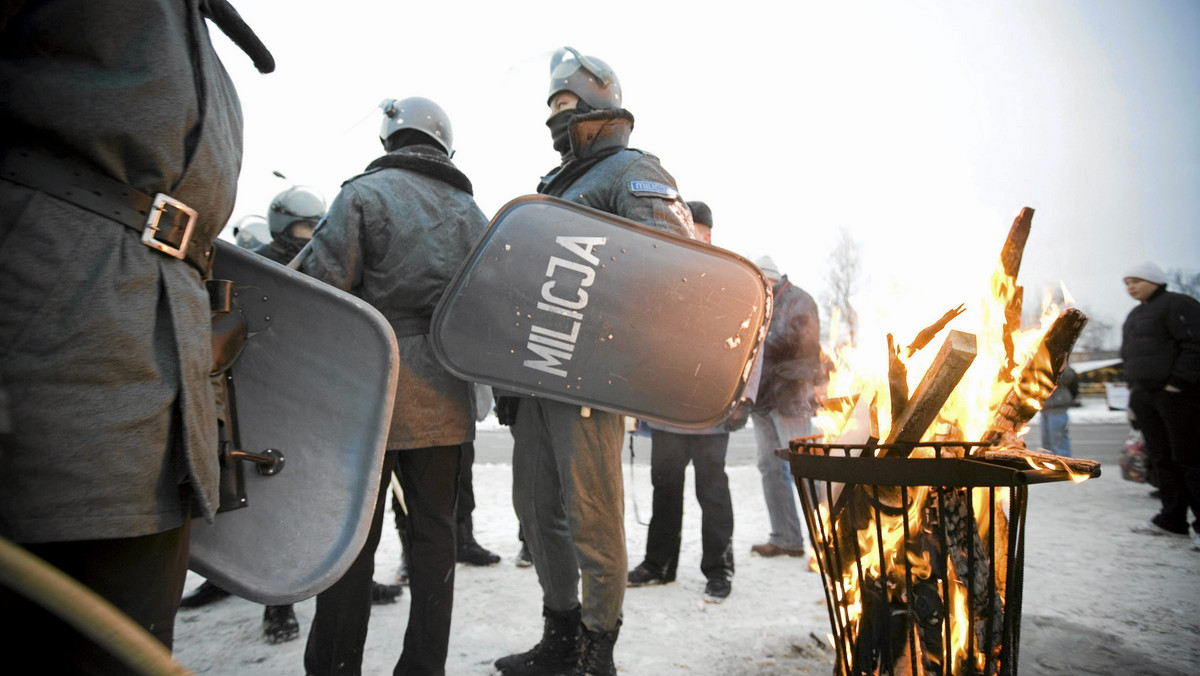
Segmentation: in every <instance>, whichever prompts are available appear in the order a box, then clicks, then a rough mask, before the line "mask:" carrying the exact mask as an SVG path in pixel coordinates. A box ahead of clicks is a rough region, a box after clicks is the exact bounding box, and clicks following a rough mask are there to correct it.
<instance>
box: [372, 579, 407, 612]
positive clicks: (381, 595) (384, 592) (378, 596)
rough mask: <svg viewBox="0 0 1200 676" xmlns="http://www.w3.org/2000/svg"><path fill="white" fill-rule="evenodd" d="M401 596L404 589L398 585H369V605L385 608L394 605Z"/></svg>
mask: <svg viewBox="0 0 1200 676" xmlns="http://www.w3.org/2000/svg"><path fill="white" fill-rule="evenodd" d="M401 596H404V587H401V586H400V585H398V584H379V583H378V582H372V583H371V605H375V606H385V605H387V604H389V603H395V602H396V599H398V598H400V597H401Z"/></svg>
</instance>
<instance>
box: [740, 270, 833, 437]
mask: <svg viewBox="0 0 1200 676" xmlns="http://www.w3.org/2000/svg"><path fill="white" fill-rule="evenodd" d="M774 294H775V307H774V310H772V312H771V325H770V327H769V328H768V329H767V339H766V342H765V343H764V344H763V367H762V380H761V381H760V382H759V385H758V397H757V398H756V400H755V405H754V410H755V411H756V412H759V413H767V412H769V411H778V412H779V413H780V414H781V415H785V416H803V415H808V414H811V413H812V409H813V390H814V387H815V385H816V383H817V381H818V380H820V379H821V377H822V371H821V319H820V315H819V314H818V310H817V303H816V301H814V300H813V298H812V296H810V295H808V293H807V292H805V291H804V290H803V289H801V288H800V287H798V286H796V285H794V284H792V283H791V282H790V281H788V278H787V275H784V276H783V279H781V280H779V282H778V283H777V284H776V285H775V289H774Z"/></svg>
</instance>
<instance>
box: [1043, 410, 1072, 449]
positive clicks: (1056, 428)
mask: <svg viewBox="0 0 1200 676" xmlns="http://www.w3.org/2000/svg"><path fill="white" fill-rule="evenodd" d="M1042 448H1044V449H1046V450H1047V451H1050V452H1051V453H1053V454H1055V455H1061V456H1065V457H1068V458H1069V457H1071V435H1070V433H1069V432H1068V431H1067V413H1066V411H1063V412H1061V413H1060V412H1051V411H1042Z"/></svg>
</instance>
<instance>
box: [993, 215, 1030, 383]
mask: <svg viewBox="0 0 1200 676" xmlns="http://www.w3.org/2000/svg"><path fill="white" fill-rule="evenodd" d="M1032 226H1033V209H1031V208H1029V207H1023V208H1022V209H1021V212H1020V213H1019V214H1017V217H1016V218H1015V219H1013V224H1012V227H1011V228H1009V230H1008V237H1007V238H1006V239H1005V240H1004V247H1003V248H1001V249H1000V264H1001V265H1002V266H1003V268H1004V274H1005V275H1007V276H1008V277H1009V278H1010V279H1012V280H1013V284H1014V285H1015V284H1016V281H1017V273H1019V272H1020V271H1021V259H1022V257H1024V255H1025V242H1026V241H1027V240H1028V239H1029V231H1030V229H1031V228H1032ZM1024 295H1025V294H1024V290H1023V289H1022V288H1021V287H1019V286H1018V287H1016V288H1014V289H1013V295H1012V297H1011V298H1009V299H1008V303H1007V304H1006V305H1005V307H1004V334H1003V335H1002V336H1001V340H1002V341H1003V343H1004V353H1005V365H1004V367H1002V368H1001V371H1000V380H1001V381H1003V382H1012V376H1011V374H1012V371H1013V369H1014V368H1015V367H1016V366H1017V363H1016V359H1015V351H1016V347H1015V345H1014V344H1013V334H1014V333H1016V332H1017V331H1019V330H1020V328H1021V307H1022V304H1023V302H1024Z"/></svg>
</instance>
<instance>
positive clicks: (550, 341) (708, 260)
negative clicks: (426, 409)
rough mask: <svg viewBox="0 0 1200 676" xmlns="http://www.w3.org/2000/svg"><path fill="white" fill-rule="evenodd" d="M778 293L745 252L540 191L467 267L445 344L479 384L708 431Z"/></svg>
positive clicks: (446, 358) (493, 232)
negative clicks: (689, 237) (717, 245)
mask: <svg viewBox="0 0 1200 676" xmlns="http://www.w3.org/2000/svg"><path fill="white" fill-rule="evenodd" d="M771 301H772V295H771V287H770V284H769V282H768V281H767V279H766V278H765V277H764V276H763V274H762V272H761V271H760V270H759V269H758V268H757V267H756V266H755V265H754V264H753V263H751V262H749V261H747V260H746V259H744V258H742V257H741V256H738V255H736V254H734V253H731V252H729V251H725V250H723V249H719V248H717V247H713V246H711V245H708V244H704V243H702V242H698V241H695V240H690V239H687V238H683V237H679V236H676V235H673V234H668V233H664V232H659V231H656V230H651V229H649V228H646V227H644V226H641V225H638V224H636V223H634V222H632V221H628V220H626V219H623V218H620V217H618V216H613V215H612V214H607V213H604V212H601V211H597V210H595V209H591V208H588V207H585V206H581V205H578V204H575V203H573V202H567V201H565V200H561V199H557V198H554V197H547V196H540V195H539V196H526V197H521V198H518V199H516V200H513V201H512V202H510V203H508V204H507V205H505V206H504V207H503V208H502V209H501V210H500V212H499V213H498V214H497V215H496V217H495V218H493V219H492V222H491V224H490V225H489V227H488V229H487V231H486V232H485V233H484V235H483V237H482V238H481V239H480V241H479V242H478V243H477V244H476V246H475V248H474V250H473V251H472V252H471V255H470V256H469V257H468V259H467V261H466V262H465V263H464V264H463V266H462V267H461V268H460V269H459V271H458V274H457V275H456V277H455V278H454V280H453V281H452V282H451V284H450V286H449V288H448V289H447V291H446V293H445V295H443V297H442V300H441V302H440V303H439V304H438V306H437V309H436V310H435V312H434V315H433V321H432V341H433V346H434V349H435V351H436V353H437V355H438V358H439V359H440V360H441V361H442V363H443V365H444V366H445V367H446V368H447V369H448V370H449V371H450V372H452V373H454V374H455V375H457V376H459V377H461V378H464V379H467V380H471V381H475V382H481V383H486V384H488V385H492V386H495V387H499V388H504V389H507V390H512V391H516V392H519V393H522V394H530V395H535V396H543V397H548V398H552V399H558V400H561V401H566V402H570V403H575V404H579V405H581V406H592V407H595V408H598V409H605V410H610V411H615V412H618V413H624V414H626V415H631V416H635V417H638V418H644V419H647V420H655V421H659V422H663V423H667V424H670V425H675V426H679V427H685V428H694V429H695V428H704V427H709V426H712V425H714V424H717V423H719V422H721V421H722V420H723V419H724V418H725V417H726V416H727V415H728V414H729V413H730V411H731V410H732V408H733V406H734V405H735V404H736V402H737V401H738V399H739V398H740V397H741V396H742V394H743V391H744V390H745V388H746V385H747V380H748V378H749V377H750V370H751V367H752V365H753V363H754V361H755V357H756V356H757V353H758V351H759V349H760V348H761V345H762V341H763V339H764V337H765V335H766V329H767V324H768V322H769V321H770V314H771ZM751 394H752V393H751Z"/></svg>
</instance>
